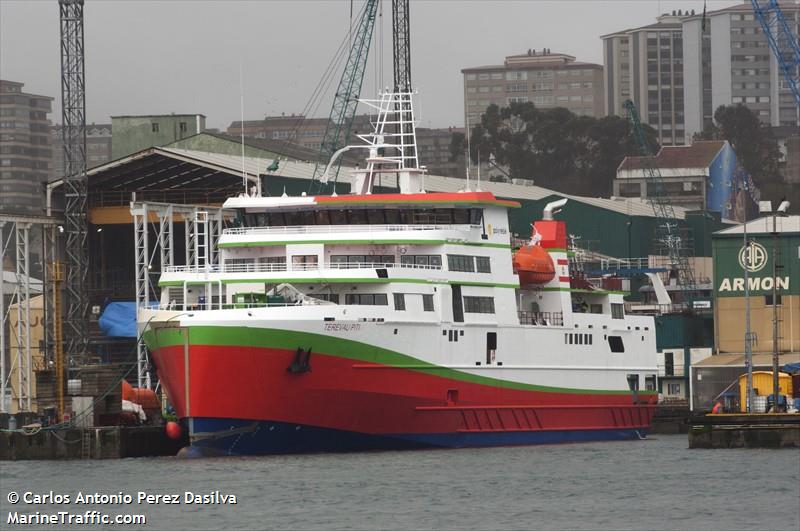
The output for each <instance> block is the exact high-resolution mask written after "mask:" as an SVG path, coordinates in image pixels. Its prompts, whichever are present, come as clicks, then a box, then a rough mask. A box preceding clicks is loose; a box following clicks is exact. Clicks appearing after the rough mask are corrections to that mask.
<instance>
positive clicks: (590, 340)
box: [588, 334, 592, 345]
mask: <svg viewBox="0 0 800 531" xmlns="http://www.w3.org/2000/svg"><path fill="white" fill-rule="evenodd" d="M588 338H589V344H590V345H591V344H592V334H589V335H588Z"/></svg>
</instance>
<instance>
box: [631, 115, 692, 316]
mask: <svg viewBox="0 0 800 531" xmlns="http://www.w3.org/2000/svg"><path fill="white" fill-rule="evenodd" d="M624 106H625V109H626V111H627V113H628V119H629V120H630V122H631V129H632V133H633V136H634V139H635V140H636V145H637V146H638V148H639V152H640V153H641V160H642V169H643V171H644V176H645V180H646V182H647V190H648V192H649V194H648V195H649V198H650V203H651V204H652V205H653V212H654V213H655V216H656V219H657V226H656V239H657V241H660V242H662V243H663V244H664V246H665V247H666V249H667V254H668V260H669V269H670V270H671V271H673V272H674V273H675V275H676V277H677V281H678V285H679V286H680V288H681V293H682V295H683V303H684V304H685V305H687V308H689V309H690V307H691V303H692V300H693V299H694V297H695V293H696V291H697V284H696V282H695V279H694V272H693V271H692V268H691V266H690V265H689V258H688V256H687V250H686V246H685V245H684V242H683V238H682V237H681V234H680V228H679V227H678V222H677V216H676V215H675V209H674V208H673V207H672V202H671V201H670V199H669V197H668V196H667V194H666V190H665V187H664V179H663V177H662V176H661V170H659V168H658V165H657V164H656V161H655V158H654V157H653V153H652V152H651V151H650V147H649V146H648V145H647V141H646V140H645V137H644V130H643V129H642V123H641V121H640V120H639V113H638V112H637V110H636V105H635V104H634V103H633V102H632V101H631V100H626V101H625V104H624Z"/></svg>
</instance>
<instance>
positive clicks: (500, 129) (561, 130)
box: [451, 103, 658, 196]
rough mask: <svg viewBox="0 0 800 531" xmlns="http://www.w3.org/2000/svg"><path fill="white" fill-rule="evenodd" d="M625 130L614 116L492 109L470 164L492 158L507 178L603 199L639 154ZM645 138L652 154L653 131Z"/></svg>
mask: <svg viewBox="0 0 800 531" xmlns="http://www.w3.org/2000/svg"><path fill="white" fill-rule="evenodd" d="M629 130H630V126H629V124H628V121H627V120H625V119H624V118H620V117H618V116H609V117H604V118H600V119H596V118H591V117H588V116H577V115H575V114H573V113H572V112H570V111H569V110H567V109H564V108H560V107H559V108H554V109H538V108H537V107H536V106H535V105H534V104H533V103H512V104H510V105H509V106H508V107H503V108H499V107H498V106H496V105H491V106H489V107H488V108H487V109H486V112H485V113H484V114H483V116H482V117H481V123H480V124H478V125H476V126H475V127H474V128H473V130H472V132H471V136H470V140H471V142H470V158H471V159H472V161H473V162H476V163H477V162H478V154H480V159H481V161H487V160H489V157H490V156H494V159H495V161H496V162H497V163H498V164H500V165H503V166H506V167H507V168H508V169H509V173H510V175H511V177H512V178H515V179H530V180H533V181H535V182H536V184H538V185H540V186H544V187H546V188H552V189H554V190H557V191H560V192H564V193H571V194H576V195H577V194H579V195H594V196H608V195H611V191H612V182H613V179H614V177H615V176H616V170H617V167H618V166H619V164H620V162H622V159H623V158H624V157H625V155H635V154H638V151H637V147H636V145H635V142H634V140H633V137H632V135H630V134H629ZM645 134H646V137H647V140H648V142H649V143H650V144H651V146H652V148H653V149H654V150H657V149H658V142H657V140H656V138H657V137H656V133H655V130H653V129H652V128H650V127H649V126H645ZM455 141H456V139H454V142H455ZM452 146H453V144H451V152H452ZM459 148H460V149H461V150H462V152H463V149H464V146H461V145H459Z"/></svg>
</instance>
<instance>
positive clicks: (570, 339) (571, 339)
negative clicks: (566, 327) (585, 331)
mask: <svg viewBox="0 0 800 531" xmlns="http://www.w3.org/2000/svg"><path fill="white" fill-rule="evenodd" d="M572 341H573V337H572V334H569V344H570V345H571V344H572Z"/></svg>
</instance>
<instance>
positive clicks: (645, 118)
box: [601, 11, 691, 146]
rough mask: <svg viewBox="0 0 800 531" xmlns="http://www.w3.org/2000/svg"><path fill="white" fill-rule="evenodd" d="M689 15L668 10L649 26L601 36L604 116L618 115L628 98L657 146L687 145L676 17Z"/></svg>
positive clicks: (680, 38)
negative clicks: (647, 127)
mask: <svg viewBox="0 0 800 531" xmlns="http://www.w3.org/2000/svg"><path fill="white" fill-rule="evenodd" d="M689 16H691V12H686V13H684V12H683V11H673V12H672V13H671V14H664V15H661V16H660V17H657V19H656V23H655V24H650V25H648V26H643V27H640V28H631V29H626V30H622V31H618V32H615V33H610V34H608V35H603V36H602V37H601V39H602V40H603V73H604V86H603V100H604V109H605V113H606V115H617V116H624V115H625V108H624V103H625V101H626V100H632V101H633V102H634V104H635V105H636V108H637V111H638V112H639V117H640V119H641V120H642V122H643V123H646V124H648V125H650V126H651V127H653V128H654V129H655V130H656V132H657V133H658V140H659V142H660V143H661V145H662V146H675V145H683V144H685V143H687V135H686V111H685V108H684V101H685V98H684V91H683V85H684V65H683V63H684V53H685V51H684V42H683V29H682V21H683V20H684V19H686V18H687V17H689ZM688 140H691V136H689V137H688Z"/></svg>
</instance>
